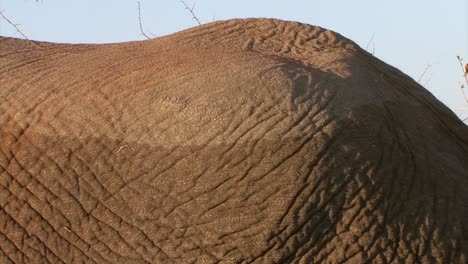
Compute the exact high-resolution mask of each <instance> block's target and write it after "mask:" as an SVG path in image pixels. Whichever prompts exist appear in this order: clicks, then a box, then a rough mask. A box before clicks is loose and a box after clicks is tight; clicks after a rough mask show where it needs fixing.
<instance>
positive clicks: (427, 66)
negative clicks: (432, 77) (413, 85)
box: [418, 63, 432, 83]
mask: <svg viewBox="0 0 468 264" xmlns="http://www.w3.org/2000/svg"><path fill="white" fill-rule="evenodd" d="M431 67H432V65H431V64H429V63H428V64H427V65H426V68H424V71H423V73H422V74H421V76H419V79H418V83H421V80H422V79H423V77H424V75H426V73H427V71H428V70H429V69H430V68H431Z"/></svg>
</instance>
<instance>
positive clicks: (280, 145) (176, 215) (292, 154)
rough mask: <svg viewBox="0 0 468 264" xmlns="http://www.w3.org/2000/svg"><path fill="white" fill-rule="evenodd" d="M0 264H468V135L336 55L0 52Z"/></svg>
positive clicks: (255, 42) (305, 37)
mask: <svg viewBox="0 0 468 264" xmlns="http://www.w3.org/2000/svg"><path fill="white" fill-rule="evenodd" d="M0 150H1V151H0V208H1V210H0V263H61V262H64V263H466V261H467V239H468V229H467V226H468V224H467V223H468V212H467V211H468V183H467V181H468V174H467V173H468V129H467V128H466V126H464V125H463V124H462V123H461V122H460V121H459V120H457V118H456V117H455V115H454V114H453V113H451V112H450V111H449V110H448V109H447V108H446V107H445V106H443V105H442V104H441V103H440V102H438V101H437V100H436V99H435V98H433V97H432V95H430V94H429V93H428V92H427V91H425V90H424V89H423V88H422V87H420V86H419V85H418V84H417V83H415V82H414V81H413V80H411V79H409V78H408V77H407V76H405V75H404V74H402V73H401V72H399V71H398V70H396V69H394V68H392V67H390V66H388V65H386V64H384V63H382V62H381V61H378V60H377V59H376V58H374V57H372V56H370V55H369V54H367V53H366V52H364V51H363V50H361V49H360V48H359V47H357V46H356V45H355V44H354V43H352V42H351V41H349V40H347V39H345V38H343V37H342V36H340V35H338V34H336V33H333V32H330V31H326V30H324V29H321V28H318V27H312V26H308V25H302V24H299V23H293V22H283V21H279V20H266V19H265V20H263V19H260V20H233V21H226V22H218V23H213V24H208V25H205V26H202V27H199V28H195V29H191V30H188V31H184V32H181V33H177V34H175V35H172V36H168V37H164V38H160V39H155V40H151V41H144V42H133V43H132V42H130V43H121V44H112V45H64V44H51V43H39V42H36V43H32V42H28V41H23V40H16V39H9V38H0Z"/></svg>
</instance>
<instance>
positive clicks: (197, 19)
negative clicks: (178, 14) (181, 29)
mask: <svg viewBox="0 0 468 264" xmlns="http://www.w3.org/2000/svg"><path fill="white" fill-rule="evenodd" d="M179 1H180V2H181V3H182V4H183V5H184V7H185V9H187V10H188V11H189V12H190V14H192V19H195V20H196V21H197V23H198V25H201V21H200V19H199V18H198V17H197V16H196V15H195V12H194V11H193V10H194V8H195V4H193V6H192V8H190V7H189V6H188V5H187V3H186V2H185V1H184V0H179Z"/></svg>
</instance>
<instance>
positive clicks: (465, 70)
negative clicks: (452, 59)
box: [457, 56, 468, 103]
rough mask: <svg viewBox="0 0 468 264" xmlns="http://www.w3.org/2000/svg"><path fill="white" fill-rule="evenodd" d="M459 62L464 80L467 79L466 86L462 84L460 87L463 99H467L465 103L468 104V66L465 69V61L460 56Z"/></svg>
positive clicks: (458, 57)
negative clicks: (466, 92) (467, 93)
mask: <svg viewBox="0 0 468 264" xmlns="http://www.w3.org/2000/svg"><path fill="white" fill-rule="evenodd" d="M457 60H458V62H459V63H460V67H461V69H462V72H463V78H464V79H465V83H464V84H461V85H460V88H461V90H462V94H463V98H464V99H465V102H466V103H468V97H466V94H465V90H464V88H465V84H466V86H467V87H468V77H467V76H468V64H467V65H466V66H465V68H463V62H462V61H463V59H462V58H460V56H457Z"/></svg>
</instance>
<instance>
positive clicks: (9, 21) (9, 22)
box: [0, 10, 29, 40]
mask: <svg viewBox="0 0 468 264" xmlns="http://www.w3.org/2000/svg"><path fill="white" fill-rule="evenodd" d="M3 12H4V10H3V11H0V16H1V17H2V18H3V20H5V21H6V22H7V23H8V24H10V25H11V26H12V27H14V28H15V29H16V33H19V34H21V36H23V38H25V39H27V40H29V38H28V37H26V35H25V34H24V33H23V32H22V31H21V30H20V29H19V27H18V26H19V24H15V23H13V22H12V21H11V20H10V19H8V18H7V17H6V16H5V14H4V13H3Z"/></svg>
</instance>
